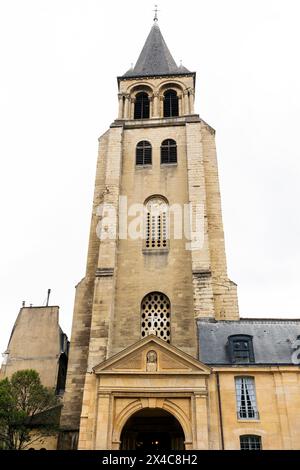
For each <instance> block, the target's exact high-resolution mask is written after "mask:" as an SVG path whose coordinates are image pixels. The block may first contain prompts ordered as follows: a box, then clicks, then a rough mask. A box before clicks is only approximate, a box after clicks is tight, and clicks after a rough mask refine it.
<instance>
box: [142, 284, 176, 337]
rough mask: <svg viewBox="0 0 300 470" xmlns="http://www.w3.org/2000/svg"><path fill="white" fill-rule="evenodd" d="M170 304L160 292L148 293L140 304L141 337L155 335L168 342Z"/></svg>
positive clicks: (169, 333)
mask: <svg viewBox="0 0 300 470" xmlns="http://www.w3.org/2000/svg"><path fill="white" fill-rule="evenodd" d="M170 320H171V303H170V300H169V299H168V297H167V296H166V295H165V294H163V293H162V292H150V294H147V295H146V296H145V297H144V298H143V300H142V304H141V336H142V338H144V337H145V336H148V335H151V334H152V335H156V336H157V337H158V338H160V339H163V340H165V341H167V343H169V342H170V336H171V321H170Z"/></svg>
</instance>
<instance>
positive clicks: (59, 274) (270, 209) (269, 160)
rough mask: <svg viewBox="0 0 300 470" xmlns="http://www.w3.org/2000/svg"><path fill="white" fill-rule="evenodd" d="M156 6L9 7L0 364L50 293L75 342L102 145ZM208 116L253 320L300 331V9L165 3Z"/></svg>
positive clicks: (230, 251) (1, 33)
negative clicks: (291, 321) (26, 314)
mask: <svg viewBox="0 0 300 470" xmlns="http://www.w3.org/2000/svg"><path fill="white" fill-rule="evenodd" d="M154 3H155V2H154V1H153V2H152V1H149V0H143V1H141V0H139V1H138V0H127V1H118V2H117V1H110V2H105V1H103V0H26V1H24V0H0V48H1V51H0V68H1V70H0V135H1V137H0V157H1V168H0V178H1V181H0V191H1V222H2V223H1V244H0V314H1V325H0V350H1V352H3V351H4V350H5V348H6V346H7V342H8V339H9V335H10V331H11V328H12V327H13V324H14V321H15V319H16V316H17V313H18V311H19V308H20V306H21V303H22V301H23V300H25V301H26V303H27V305H28V304H29V303H32V304H33V305H42V304H43V303H44V301H45V298H46V294H47V289H48V288H51V289H52V295H51V304H55V305H59V306H60V323H61V326H62V327H63V329H64V330H65V331H66V332H67V334H68V335H69V334H70V329H71V321H72V311H73V302H74V294H75V289H74V287H75V285H76V284H77V282H79V280H80V279H81V278H82V277H83V276H84V272H85V262H86V254H87V243H88V233H89V222H90V216H91V204H92V196H93V185H94V176H95V168H96V158H97V145H98V140H97V139H98V137H99V136H100V135H101V134H102V133H103V132H104V131H105V130H106V129H107V128H108V126H109V125H110V123H111V122H112V121H113V120H114V119H115V118H116V117H117V81H116V76H117V75H121V74H123V73H124V72H125V71H126V70H127V69H128V68H129V67H130V64H131V62H135V61H136V60H137V57H138V55H139V52H140V50H141V48H142V46H143V44H144V42H145V39H146V36H147V35H148V33H149V30H150V28H151V26H152V18H153V12H152V10H153V8H154ZM159 9H160V12H159V25H160V28H161V30H162V33H163V35H164V38H165V40H166V42H167V44H168V46H169V48H170V50H171V52H172V54H173V56H174V58H175V60H176V61H177V63H179V62H180V60H182V61H183V65H185V66H186V67H187V68H189V69H190V70H193V71H196V72H197V83H196V112H198V113H199V114H200V116H201V117H202V118H203V119H204V120H205V121H206V122H208V123H209V124H210V125H211V126H212V127H214V128H215V129H216V139H217V150H218V160H219V176H220V185H221V195H222V207H223V219H224V229H225V240H226V248H227V259H228V271H229V276H230V278H231V279H232V280H233V281H235V282H236V283H237V284H238V294H239V304H240V314H241V316H243V317H245V316H252V317H255V316H256V317H282V318H288V317H300V296H299V265H300V255H299V239H300V236H299V235H300V234H299V231H300V230H299V226H300V224H299V201H300V189H299V188H300V184H299V176H300V175H299V173H300V171H299V170H300V158H299V157H300V155H299V153H300V152H299V137H298V136H299V116H300V67H299V44H300V28H299V14H300V2H299V1H298V0H285V2H284V3H282V1H279V0H226V1H224V0H206V1H204V0H185V1H177V0H160V2H159Z"/></svg>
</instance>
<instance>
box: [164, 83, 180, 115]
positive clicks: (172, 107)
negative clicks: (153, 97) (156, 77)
mask: <svg viewBox="0 0 300 470" xmlns="http://www.w3.org/2000/svg"><path fill="white" fill-rule="evenodd" d="M168 95H169V96H168ZM163 97H164V99H163V117H164V118H175V117H179V98H178V94H177V91H176V90H174V89H173V88H168V89H167V90H166V91H165V92H164V94H163ZM167 107H168V108H169V109H167Z"/></svg>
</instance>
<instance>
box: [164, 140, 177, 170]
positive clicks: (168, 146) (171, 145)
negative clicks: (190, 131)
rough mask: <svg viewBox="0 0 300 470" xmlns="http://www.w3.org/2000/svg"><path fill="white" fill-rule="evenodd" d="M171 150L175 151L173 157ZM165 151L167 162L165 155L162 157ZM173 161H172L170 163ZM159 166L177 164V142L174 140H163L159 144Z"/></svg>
mask: <svg viewBox="0 0 300 470" xmlns="http://www.w3.org/2000/svg"><path fill="white" fill-rule="evenodd" d="M172 149H175V151H174V155H172ZM165 151H167V160H168V161H163V159H165V160H166V155H163V154H164V152H165ZM172 160H173V161H172ZM160 164H161V166H164V165H168V166H169V165H177V164H178V152H177V142H176V140H174V139H164V140H163V141H162V143H161V144H160Z"/></svg>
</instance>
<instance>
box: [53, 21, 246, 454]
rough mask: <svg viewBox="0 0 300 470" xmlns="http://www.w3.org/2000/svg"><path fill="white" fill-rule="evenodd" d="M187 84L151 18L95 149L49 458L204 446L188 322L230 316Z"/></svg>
mask: <svg viewBox="0 0 300 470" xmlns="http://www.w3.org/2000/svg"><path fill="white" fill-rule="evenodd" d="M195 81H196V74H195V72H190V71H189V70H188V69H187V68H185V67H184V66H183V65H180V66H178V65H176V63H175V61H174V59H173V57H172V55H171V53H170V51H169V49H168V47H167V45H166V42H165V40H164V38H163V36H162V33H161V31H160V28H159V26H158V21H157V15H155V19H154V24H153V26H152V28H151V30H150V33H149V35H148V37H147V39H146V42H145V45H144V47H143V49H142V51H141V53H140V56H139V58H138V60H137V62H136V65H135V66H134V67H133V68H131V69H130V70H128V71H127V72H126V73H125V74H124V75H122V76H120V77H118V103H119V108H118V117H117V119H116V120H115V121H114V122H113V123H112V124H111V125H110V127H109V129H108V130H107V132H105V133H104V134H103V135H102V136H101V137H100V138H99V154H98V162H97V170H96V180H95V191H94V200H93V210H92V219H91V228H90V239H89V249H88V256H87V266H86V274H85V277H84V278H83V279H82V280H81V281H80V282H79V284H78V285H77V287H76V298H75V305H74V316H73V326H72V336H71V348H70V356H69V368H68V376H67V384H66V393H65V397H64V407H63V412H62V418H61V430H62V433H61V437H60V447H61V448H70V447H76V446H77V440H78V448H79V449H138V448H141V449H145V448H146V445H148V444H149V442H150V441H149V439H150V437H151V432H153V429H157V425H159V427H161V429H162V433H161V435H160V436H158V437H157V439H158V440H157V442H159V440H160V439H161V440H162V441H163V442H164V445H165V447H167V448H170V449H173V450H176V449H184V448H185V449H200V448H203V449H206V448H208V424H207V415H208V407H209V403H208V400H207V383H208V381H209V380H210V369H209V368H208V367H207V366H205V365H204V364H202V363H201V362H200V361H199V353H198V351H199V343H198V341H199V340H198V331H197V319H199V318H202V319H204V318H207V319H214V320H216V321H218V320H237V319H238V318H239V314H238V304H237V293H236V285H235V284H234V283H233V282H232V281H230V280H229V279H228V276H227V266H226V256H225V246H224V234H223V224H222V215H221V202H220V192H219V181H218V169H217V157H216V148H215V131H214V130H213V129H212V128H211V127H210V126H209V125H208V124H207V123H205V122H204V121H203V120H202V119H201V118H200V117H199V115H198V114H196V113H195V110H194V98H195ZM157 423H159V424H157ZM200 423H201V424H200ZM150 440H151V439H150ZM147 443H148V444H147ZM149 445H150V444H149ZM143 446H144V447H143Z"/></svg>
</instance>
